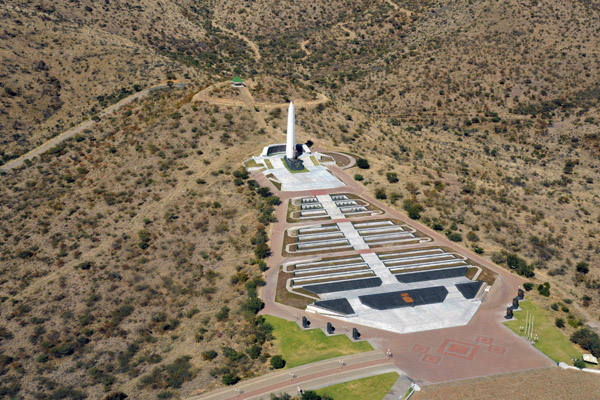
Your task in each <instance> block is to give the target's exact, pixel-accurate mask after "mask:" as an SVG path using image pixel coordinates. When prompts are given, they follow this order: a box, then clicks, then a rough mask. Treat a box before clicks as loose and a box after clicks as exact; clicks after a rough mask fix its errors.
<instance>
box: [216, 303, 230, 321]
mask: <svg viewBox="0 0 600 400" xmlns="http://www.w3.org/2000/svg"><path fill="white" fill-rule="evenodd" d="M229 311H230V310H229V307H227V306H223V307H221V309H220V310H219V311H218V312H217V315H215V318H217V321H221V322H222V321H225V320H226V319H227V318H229Z"/></svg>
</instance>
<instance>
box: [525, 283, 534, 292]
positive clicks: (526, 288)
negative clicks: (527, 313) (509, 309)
mask: <svg viewBox="0 0 600 400" xmlns="http://www.w3.org/2000/svg"><path fill="white" fill-rule="evenodd" d="M523 289H525V290H526V291H528V292H529V291H530V290H531V289H533V283H531V282H525V283H524V284H523Z"/></svg>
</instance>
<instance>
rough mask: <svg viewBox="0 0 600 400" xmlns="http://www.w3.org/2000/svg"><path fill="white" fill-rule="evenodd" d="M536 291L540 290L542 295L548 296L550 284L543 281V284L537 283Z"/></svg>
mask: <svg viewBox="0 0 600 400" xmlns="http://www.w3.org/2000/svg"><path fill="white" fill-rule="evenodd" d="M538 292H540V294H541V295H542V296H546V297H550V284H549V283H548V282H544V284H543V285H538Z"/></svg>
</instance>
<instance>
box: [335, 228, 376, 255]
mask: <svg viewBox="0 0 600 400" xmlns="http://www.w3.org/2000/svg"><path fill="white" fill-rule="evenodd" d="M337 225H338V226H339V228H340V231H342V232H344V236H346V239H348V241H349V242H350V244H351V245H352V247H354V250H366V249H368V248H369V245H368V244H366V243H365V241H364V239H363V238H362V237H361V236H360V233H358V231H357V230H356V229H355V228H354V225H352V222H338V224H337Z"/></svg>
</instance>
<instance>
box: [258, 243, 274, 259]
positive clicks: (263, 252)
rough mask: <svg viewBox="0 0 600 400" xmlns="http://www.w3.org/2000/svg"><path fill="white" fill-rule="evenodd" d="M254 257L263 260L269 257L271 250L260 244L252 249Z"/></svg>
mask: <svg viewBox="0 0 600 400" xmlns="http://www.w3.org/2000/svg"><path fill="white" fill-rule="evenodd" d="M254 255H255V256H256V258H258V259H259V260H260V259H265V258H267V257H269V256H270V255H271V249H270V248H269V245H268V244H266V243H260V244H258V245H257V246H256V247H255V248H254Z"/></svg>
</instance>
